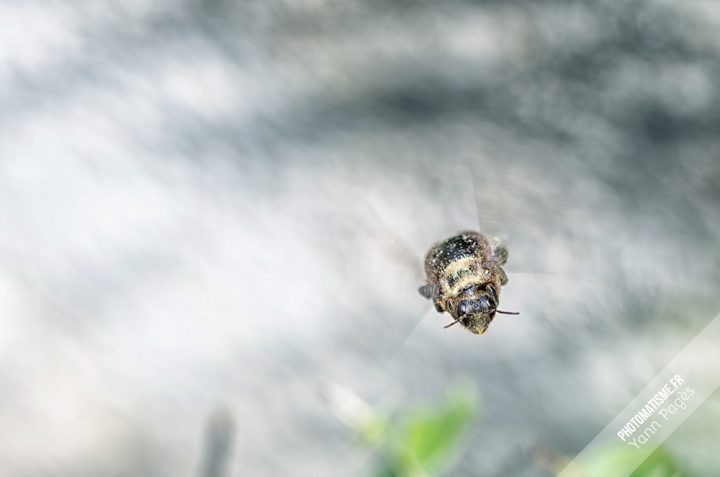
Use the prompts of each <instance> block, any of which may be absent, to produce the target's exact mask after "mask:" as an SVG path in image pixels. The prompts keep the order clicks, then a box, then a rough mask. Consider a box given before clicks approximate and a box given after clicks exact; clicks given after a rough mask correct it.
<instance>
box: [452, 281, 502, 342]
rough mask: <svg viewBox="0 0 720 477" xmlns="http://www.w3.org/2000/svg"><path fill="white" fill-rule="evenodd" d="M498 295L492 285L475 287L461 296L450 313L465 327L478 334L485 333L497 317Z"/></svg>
mask: <svg viewBox="0 0 720 477" xmlns="http://www.w3.org/2000/svg"><path fill="white" fill-rule="evenodd" d="M496 309H497V295H496V293H495V288H494V287H493V286H492V285H489V286H487V287H482V288H481V287H473V288H472V289H470V290H468V291H467V292H466V293H464V294H463V295H461V296H460V297H459V300H458V301H457V302H456V304H455V306H453V307H452V309H451V310H450V314H451V315H452V317H453V318H454V319H455V321H458V322H459V323H460V324H461V325H463V326H464V327H465V328H467V329H468V330H470V331H471V332H472V333H475V334H476V335H481V334H483V333H485V331H486V330H487V328H488V326H489V325H490V322H491V321H492V320H493V318H495V310H496Z"/></svg>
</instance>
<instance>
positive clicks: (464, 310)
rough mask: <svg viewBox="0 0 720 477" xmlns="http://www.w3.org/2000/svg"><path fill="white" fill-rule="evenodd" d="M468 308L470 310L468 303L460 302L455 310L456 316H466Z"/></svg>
mask: <svg viewBox="0 0 720 477" xmlns="http://www.w3.org/2000/svg"><path fill="white" fill-rule="evenodd" d="M470 308H471V306H470V303H468V302H466V301H461V302H460V304H459V305H458V308H457V311H458V316H463V315H465V314H467V312H468V311H470Z"/></svg>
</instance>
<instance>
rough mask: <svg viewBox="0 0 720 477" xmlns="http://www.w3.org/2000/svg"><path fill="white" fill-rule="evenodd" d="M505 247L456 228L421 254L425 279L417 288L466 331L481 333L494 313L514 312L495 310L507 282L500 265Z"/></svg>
mask: <svg viewBox="0 0 720 477" xmlns="http://www.w3.org/2000/svg"><path fill="white" fill-rule="evenodd" d="M507 258H508V251H507V249H506V248H505V247H503V246H501V245H494V246H493V245H491V244H490V242H489V241H488V240H487V239H486V238H485V237H484V236H483V235H482V234H480V233H478V232H473V231H464V232H460V233H458V234H456V235H453V236H452V237H450V238H448V239H445V240H443V241H441V242H438V243H436V244H435V245H433V246H432V248H431V249H430V250H429V251H428V253H427V255H426V256H425V275H426V279H427V283H426V284H424V285H423V286H421V287H420V288H419V289H418V291H419V292H420V294H421V295H422V296H424V297H425V298H428V299H430V300H432V302H433V304H434V305H435V309H436V310H437V311H438V312H440V313H443V312H445V311H447V312H448V313H450V315H451V316H452V318H453V322H452V323H450V324H449V325H446V326H445V328H449V327H450V326H452V325H454V324H456V323H460V324H461V325H462V326H464V327H465V328H467V329H468V330H469V331H470V332H472V333H474V334H476V335H481V334H483V333H485V331H486V330H487V328H488V326H489V325H490V322H492V320H493V318H495V314H496V313H502V314H507V315H517V314H519V313H517V312H509V311H501V310H498V309H497V307H498V304H499V297H500V289H501V287H502V286H503V285H505V284H507V282H508V278H507V274H506V273H505V271H504V270H503V268H502V266H503V265H505V263H506V262H507Z"/></svg>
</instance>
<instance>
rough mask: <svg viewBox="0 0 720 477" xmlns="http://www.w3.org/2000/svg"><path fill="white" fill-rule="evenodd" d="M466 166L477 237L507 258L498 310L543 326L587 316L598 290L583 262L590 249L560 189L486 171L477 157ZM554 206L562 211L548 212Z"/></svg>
mask: <svg viewBox="0 0 720 477" xmlns="http://www.w3.org/2000/svg"><path fill="white" fill-rule="evenodd" d="M468 164H469V168H470V171H471V177H472V188H473V193H474V199H475V203H474V206H475V210H476V215H477V220H478V224H479V226H480V231H481V232H482V233H483V234H484V235H486V237H487V238H488V239H489V240H490V241H491V244H492V245H493V246H494V247H496V248H500V247H502V248H505V249H506V250H507V251H508V252H509V253H508V260H507V263H506V265H505V266H504V269H505V271H506V272H507V275H508V280H509V281H508V285H507V286H506V287H503V296H502V298H501V305H500V308H501V309H503V310H512V311H519V312H520V313H521V315H528V314H531V315H534V316H538V315H542V316H543V318H544V319H545V318H546V319H547V320H543V321H545V322H546V323H551V322H553V321H557V320H559V319H560V317H578V316H580V315H582V316H587V315H588V313H584V311H585V309H586V308H588V307H591V306H592V301H593V300H595V299H597V297H598V295H599V294H598V293H597V291H598V290H599V289H602V288H603V287H602V286H601V283H600V282H601V280H599V279H598V276H599V275H598V274H597V273H596V272H594V270H595V267H593V266H592V264H590V263H589V261H588V260H587V257H588V255H590V254H588V253H587V252H588V250H591V247H592V243H588V238H587V237H585V236H584V235H583V234H584V233H585V232H587V229H581V230H578V228H577V226H576V225H575V224H577V223H578V220H577V218H576V217H574V216H573V215H572V214H573V204H572V201H569V200H566V198H565V197H564V196H563V194H565V191H564V188H563V187H560V186H558V184H554V183H552V182H551V183H548V182H546V181H545V182H540V181H537V180H536V178H535V177H534V176H533V174H532V172H530V171H528V169H526V168H514V167H512V166H498V165H492V164H490V163H489V161H488V160H487V159H486V158H483V157H478V158H475V159H470V160H468ZM557 204H565V205H566V206H565V207H564V208H562V209H557V208H553V205H555V206H556V205H557ZM548 218H553V220H548ZM558 223H560V224H566V225H563V226H562V228H560V227H558V225H557V224H558ZM588 235H589V234H588Z"/></svg>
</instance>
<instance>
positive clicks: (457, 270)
mask: <svg viewBox="0 0 720 477" xmlns="http://www.w3.org/2000/svg"><path fill="white" fill-rule="evenodd" d="M442 276H443V278H442V279H441V281H440V285H441V287H442V289H443V292H444V293H445V294H447V295H455V294H457V293H459V292H460V291H461V290H463V289H465V288H467V287H469V286H471V285H474V284H477V283H478V282H485V281H489V280H490V270H487V269H484V268H482V265H481V263H480V259H479V258H478V257H464V258H461V259H459V260H456V261H454V262H452V263H451V264H450V265H448V266H447V268H445V270H444V271H443V273H442Z"/></svg>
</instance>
